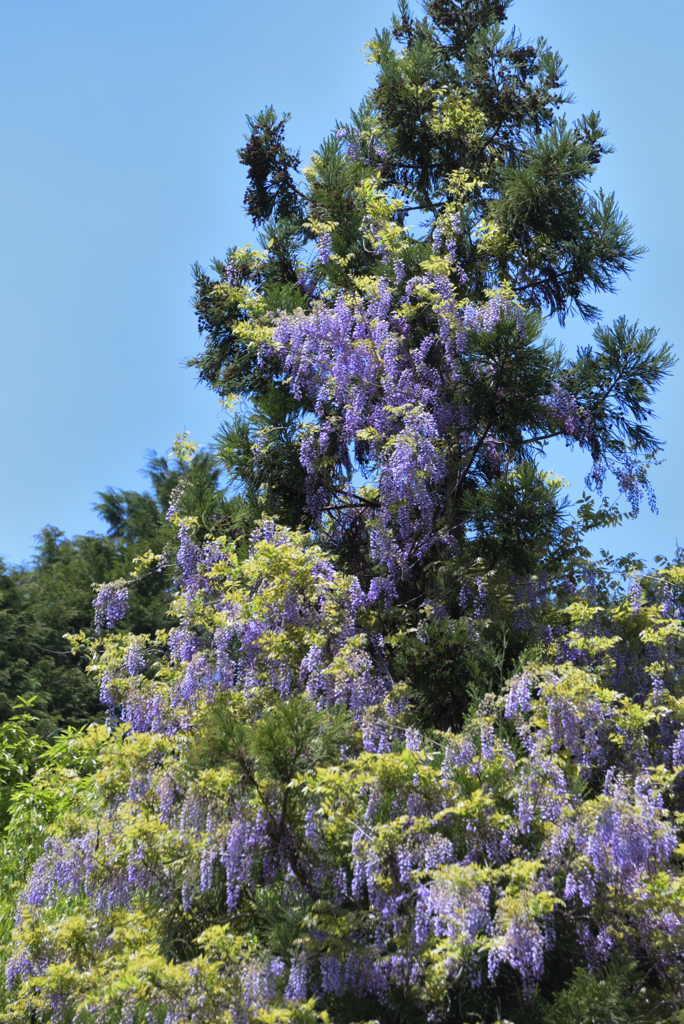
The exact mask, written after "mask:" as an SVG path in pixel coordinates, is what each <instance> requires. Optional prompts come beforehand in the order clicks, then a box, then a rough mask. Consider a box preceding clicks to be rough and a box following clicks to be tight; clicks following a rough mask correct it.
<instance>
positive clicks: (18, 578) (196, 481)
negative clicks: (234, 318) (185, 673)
mask: <svg viewBox="0 0 684 1024" xmlns="http://www.w3.org/2000/svg"><path fill="white" fill-rule="evenodd" d="M146 472H147V474H148V476H149V478H150V480H151V483H152V486H153V492H154V493H153V494H150V493H148V492H143V493H139V492H137V491H123V490H114V489H112V488H110V489H109V490H107V491H104V492H102V493H101V494H100V495H99V501H98V502H97V503H96V504H95V509H96V511H97V512H98V513H99V515H100V516H101V518H102V519H103V520H104V521H105V522H106V523H107V525H108V527H109V529H108V532H107V534H106V535H104V536H103V535H100V534H88V535H86V536H77V537H73V538H71V539H69V538H67V537H65V536H64V534H63V533H62V532H61V531H60V530H58V529H56V528H55V527H52V526H47V527H45V529H44V530H42V532H41V533H40V535H39V537H38V538H37V545H36V554H35V556H34V558H33V561H32V563H31V564H30V565H28V566H19V567H11V566H6V565H2V566H0V721H4V720H6V719H7V718H8V717H9V715H10V714H11V713H12V708H13V706H14V704H15V702H16V700H17V699H18V698H23V699H31V700H32V713H33V715H34V717H35V720H36V723H37V727H38V728H39V730H40V732H41V733H43V734H44V735H46V736H51V735H53V734H54V733H56V732H57V731H58V730H59V729H62V728H64V727H65V726H75V727H80V726H82V725H84V724H87V723H88V722H92V721H94V720H95V719H97V718H98V717H100V716H101V715H102V708H101V705H100V701H99V694H98V691H97V689H96V687H95V685H94V683H93V681H92V678H91V677H90V676H89V675H88V674H87V672H86V660H85V658H83V657H80V656H79V655H74V654H72V652H71V649H70V646H69V644H68V642H67V641H66V640H65V639H64V635H65V634H67V633H71V634H74V633H79V632H80V631H81V630H83V631H84V632H85V633H86V634H87V635H92V630H93V608H92V602H93V597H94V592H93V583H94V582H95V583H105V582H108V581H110V580H115V579H120V578H122V577H124V578H125V577H127V576H128V574H129V573H130V572H131V570H132V569H133V568H134V559H135V558H136V557H137V556H139V555H142V554H144V553H145V552H147V551H149V550H152V551H154V552H155V553H161V552H162V550H164V548H167V551H168V558H169V561H172V558H173V551H174V548H175V546H176V544H177V540H176V536H175V531H174V529H173V527H172V526H171V525H170V524H169V523H168V522H167V521H166V518H165V514H166V510H167V508H168V505H169V502H170V501H171V498H172V496H173V495H174V494H175V497H176V499H177V501H178V504H179V507H180V508H181V509H182V510H183V512H184V514H186V515H192V516H195V517H196V518H197V519H198V521H199V524H200V532H201V530H202V528H204V529H206V525H207V524H209V523H212V524H213V523H215V522H216V521H217V520H218V519H221V517H223V518H224V519H225V521H226V523H227V524H229V522H230V521H231V520H230V515H229V508H230V506H229V505H228V503H227V502H226V500H225V499H224V497H223V492H222V490H221V487H220V483H219V473H220V470H219V468H218V467H217V465H216V462H215V460H214V459H213V458H212V457H211V456H209V455H207V454H206V453H199V454H198V455H196V456H195V458H194V460H193V462H192V465H188V464H186V463H182V462H172V463H170V462H169V461H168V460H167V459H166V458H164V457H163V456H162V457H159V456H157V455H156V454H155V453H152V454H151V456H150V459H149V461H148V465H147V469H146ZM172 591H173V570H172V569H171V568H169V569H166V570H164V571H163V572H157V571H156V570H155V571H152V572H150V573H149V574H148V575H147V576H144V577H143V578H141V579H138V580H137V581H136V583H135V585H134V586H132V587H131V588H130V607H129V611H128V614H127V615H126V620H125V626H126V627H127V628H129V629H131V630H133V631H135V632H136V633H137V632H140V633H150V634H154V632H155V631H156V630H157V629H164V628H168V627H169V625H171V624H172V622H171V620H170V619H169V617H168V614H167V609H168V603H169V599H170V596H171V593H172Z"/></svg>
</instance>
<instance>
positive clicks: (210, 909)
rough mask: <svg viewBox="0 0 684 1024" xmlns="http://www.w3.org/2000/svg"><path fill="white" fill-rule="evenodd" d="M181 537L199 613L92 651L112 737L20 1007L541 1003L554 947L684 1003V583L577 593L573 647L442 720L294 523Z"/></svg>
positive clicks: (47, 865) (62, 1014) (365, 604)
mask: <svg viewBox="0 0 684 1024" xmlns="http://www.w3.org/2000/svg"><path fill="white" fill-rule="evenodd" d="M180 532H181V543H182V551H181V554H180V556H179V561H178V572H179V592H178V595H177V598H176V601H175V604H174V610H175V613H176V615H177V616H178V617H179V619H180V623H181V624H180V625H179V626H177V627H175V628H173V629H171V630H170V631H168V632H166V633H162V634H158V635H157V636H156V637H155V638H152V637H141V636H129V635H126V634H117V633H112V634H111V635H110V636H109V637H106V638H105V639H104V640H99V641H97V645H96V650H94V651H93V653H94V655H95V656H96V664H97V671H98V673H99V675H100V678H101V680H102V687H103V697H104V699H105V700H106V702H107V704H108V706H109V707H110V709H111V714H112V716H113V717H112V730H113V731H112V732H111V738H110V740H109V742H107V743H105V744H104V745H103V746H102V748H101V753H100V757H99V768H98V771H97V773H96V775H95V776H94V779H93V781H94V786H93V787H90V788H86V789H85V790H83V791H82V793H81V795H80V797H79V799H78V800H76V802H75V804H74V808H73V812H72V814H71V816H70V817H69V820H68V821H65V822H64V823H61V824H60V825H58V827H57V828H56V829H54V830H53V834H52V835H51V837H50V838H49V839H48V841H47V843H46V846H45V850H44V853H43V854H42V856H41V857H40V858H39V860H38V861H37V862H36V864H35V865H34V868H33V871H32V873H31V875H30V877H29V880H28V882H27V885H26V887H25V889H24V891H23V893H22V896H21V899H20V901H19V905H18V911H17V922H16V923H17V928H16V937H15V948H14V952H13V955H12V957H11V959H10V960H9V962H8V964H7V971H6V976H7V984H8V985H9V986H10V988H11V991H12V994H13V999H14V1001H15V1003H16V1006H17V1007H19V1008H20V1009H21V1008H23V1010H22V1012H25V1013H29V1012H34V1011H38V1012H40V1013H45V1012H46V1009H45V1008H46V1007H49V1013H50V1014H51V1015H52V1016H51V1019H52V1020H55V1021H62V1020H64V1021H66V1020H72V1019H74V1015H75V1017H76V1019H83V1020H86V1019H89V1018H88V1016H87V1014H89V1013H92V1012H94V1011H95V1010H97V1012H104V1011H105V1008H108V1009H107V1012H110V1011H111V1012H113V1010H114V1008H116V1007H118V1009H117V1013H120V1014H121V1020H128V1019H133V1018H132V1017H130V1016H127V1014H128V1015H130V1014H133V1013H134V1010H135V1007H137V1006H141V1005H144V1006H146V1007H147V1008H148V1013H152V1014H153V1015H155V1014H158V1015H159V1016H158V1017H157V1016H153V1019H159V1020H164V1021H166V1022H168V1024H172V1022H181V1021H185V1020H188V1019H192V1020H193V1021H196V1022H202V1021H206V1022H207V1024H209V1022H210V1021H211V1022H213V1021H216V1020H225V1021H228V1020H244V1021H246V1022H252V1021H254V1022H256V1021H257V1020H258V1019H261V1017H260V1016H259V1015H260V1014H263V1013H266V1012H280V1011H282V1012H287V1013H290V1014H292V1013H295V1014H306V1013H309V1014H314V1015H317V1014H318V1013H319V1012H322V1011H323V1010H324V1009H325V1010H327V1011H328V1012H331V1013H333V1014H334V1013H335V1012H336V1010H335V1008H336V1007H339V1006H342V1005H344V1002H345V1000H348V999H350V998H352V997H353V998H355V999H362V1000H366V1001H368V1005H369V1006H376V1007H377V1008H379V1010H378V1011H376V1012H381V1013H382V1012H384V1011H383V1010H382V1008H383V1007H385V1008H389V1007H391V1006H393V1005H397V1004H398V1003H400V1002H403V1003H404V1004H406V1005H411V1006H413V1007H414V1008H415V1011H416V1012H420V1013H422V1014H429V1015H430V1019H432V1020H435V1021H437V1020H440V1019H441V1018H442V1016H443V1015H444V1014H446V1013H447V1009H448V1005H449V1001H450V999H451V998H453V993H454V992H455V991H459V992H462V993H463V995H464V997H465V998H468V999H470V998H471V997H472V998H475V997H477V995H478V993H485V992H486V991H488V990H490V989H492V988H495V987H496V986H497V984H498V983H499V979H500V978H501V976H502V972H513V976H514V977H517V979H518V985H519V993H520V999H521V1000H522V1001H523V1002H522V1003H521V1005H524V1001H525V1000H528V1001H529V1000H532V999H534V998H536V997H535V991H536V989H537V986H539V985H544V984H545V983H547V984H548V981H547V974H546V972H547V970H548V965H549V963H550V962H551V959H552V958H553V956H554V950H555V949H556V948H557V946H558V944H559V943H561V944H562V946H563V948H564V949H565V950H566V954H565V955H566V956H567V955H568V954H567V951H568V950H574V953H573V954H572V956H573V957H575V958H576V960H577V962H579V963H582V962H583V963H587V964H589V965H590V966H591V968H592V969H593V970H595V971H600V970H601V966H602V965H603V964H605V963H606V962H608V960H609V959H610V958H611V957H613V956H615V955H616V954H619V955H622V956H631V957H634V958H637V959H639V960H640V961H641V962H648V963H649V964H650V965H651V970H652V971H654V972H655V976H656V977H657V978H658V979H659V982H658V984H659V985H660V986H661V988H662V991H663V992H667V993H669V995H668V996H667V998H668V999H670V1000H671V1001H673V1005H674V1004H676V1002H677V1000H680V999H681V998H682V995H683V994H684V974H682V972H681V964H682V954H683V953H684V920H683V919H682V915H681V899H682V896H683V895H684V893H683V891H682V878H681V873H680V870H679V868H678V866H677V860H676V857H677V851H678V850H679V849H680V847H679V845H678V844H679V842H680V836H679V830H680V824H681V821H680V818H681V813H680V809H679V802H680V798H679V796H678V794H679V791H680V790H679V786H680V781H679V780H680V772H681V769H682V764H683V763H684V755H682V753H681V749H683V748H682V743H681V737H682V735H684V702H683V698H682V695H681V690H680V670H679V668H678V666H679V665H680V663H681V653H680V652H681V650H682V639H683V638H682V625H681V622H680V619H679V617H672V616H671V615H669V614H667V613H668V612H670V611H672V595H673V592H676V593H679V590H680V588H681V582H682V581H681V580H680V579H679V576H678V572H679V570H664V571H663V573H662V575H661V577H659V578H658V593H660V592H662V594H663V595H665V593H666V592H667V601H669V602H670V603H669V605H667V604H666V603H665V602H664V601H663V602H660V603H657V602H656V603H653V602H648V603H642V605H641V607H640V608H639V610H638V611H637V612H634V610H633V609H632V605H631V602H630V599H629V596H626V597H625V599H624V602H623V604H622V605H620V606H618V607H616V608H615V609H612V610H611V609H607V608H606V609H602V610H601V609H598V608H593V609H592V608H591V606H590V605H589V604H587V603H585V602H583V601H579V602H577V603H576V604H575V605H574V606H570V607H569V611H568V612H567V613H566V616H569V619H568V621H567V625H566V629H565V632H564V638H565V642H567V643H569V644H571V646H572V650H573V651H574V652H575V656H574V658H573V660H559V654H558V650H559V648H558V647H554V646H553V644H551V645H550V646H549V647H548V649H547V650H548V653H547V655H546V657H545V658H544V659H542V660H541V661H537V662H536V663H534V662H531V663H530V664H529V666H528V668H527V669H526V670H525V671H524V672H523V673H521V674H518V675H517V676H515V677H514V678H513V679H512V680H510V681H509V683H508V684H507V685H506V687H505V689H504V691H503V693H502V694H501V696H498V697H497V696H494V695H493V694H490V695H489V696H487V697H486V698H484V700H483V701H481V702H480V705H479V707H478V709H477V712H476V714H475V716H474V717H473V718H472V719H471V721H470V722H469V724H468V725H467V726H466V727H465V728H464V729H463V730H462V731H461V732H460V733H456V734H454V733H443V732H438V731H435V730H431V731H428V732H426V731H424V730H422V729H420V728H419V727H417V725H416V724H415V718H414V712H413V710H412V707H411V702H410V698H409V695H408V693H407V691H406V688H405V687H404V686H402V685H400V684H399V683H397V682H396V681H394V680H392V679H391V678H390V676H389V673H388V670H387V663H386V659H385V655H384V652H383V644H382V643H381V642H380V640H379V639H378V638H375V637H374V636H373V635H372V633H371V632H369V629H368V624H369V623H371V622H372V611H371V608H370V605H369V599H368V596H367V595H366V594H364V593H363V590H362V589H361V587H360V586H359V583H358V581H357V580H356V579H355V578H354V577H349V576H345V575H344V574H342V573H340V571H339V570H337V569H335V567H334V565H333V564H332V562H331V561H330V559H329V557H328V556H326V555H325V554H324V553H323V552H322V551H321V549H320V548H318V547H317V546H316V545H315V544H312V542H311V541H310V540H308V539H307V538H306V536H305V535H303V534H297V533H293V532H291V531H288V530H286V529H284V528H282V527H278V526H276V525H275V524H274V523H273V522H272V521H264V522H263V523H262V524H261V525H260V527H259V528H258V529H257V531H256V532H255V534H254V536H253V538H252V545H251V550H250V554H249V556H248V557H247V558H246V559H245V560H244V561H243V562H239V561H238V560H237V559H236V557H235V556H234V555H233V554H232V552H231V551H230V548H229V546H228V545H227V544H226V542H225V541H216V540H212V539H209V540H208V541H206V542H205V543H204V544H199V543H197V541H196V540H194V538H193V535H192V526H191V524H189V523H181V524H180ZM680 575H681V574H680ZM635 616H636V617H637V618H636V619H635ZM599 620H600V621H601V628H597V623H598V622H599ZM610 623H612V635H610V636H609V633H610V632H611V630H610V629H609V628H608V624H610ZM573 626H574V631H573V628H572V627H573ZM630 630H631V631H632V636H634V630H637V634H636V635H637V636H641V638H642V640H641V641H640V642H641V648H638V644H637V647H635V645H634V642H632V641H630V634H629V631H630ZM624 645H627V646H628V647H629V646H630V645H631V647H630V649H632V650H633V651H636V652H637V653H634V654H633V658H634V659H636V658H640V659H641V672H640V673H638V672H636V670H633V671H632V672H631V673H627V674H626V675H625V674H624V673H623V685H622V686H621V687H619V686H618V685H617V683H616V680H617V676H616V667H615V663H616V658H615V655H616V652H617V649H618V648H619V647H620V646H624ZM637 648H638V649H639V650H641V654H638V651H637ZM97 651H99V653H97ZM579 652H583V654H584V657H583V658H580V657H579ZM666 660H667V665H665V664H664V662H665V661H666ZM639 687H641V689H639ZM117 721H121V722H122V723H123V724H122V725H119V726H117V725H116V722H117ZM64 915H66V917H65V916H64ZM57 921H61V922H62V924H61V925H60V927H59V928H56V927H55V923H56V922H57ZM269 921H270V922H271V926H270V927H271V930H270V931H269V928H268V927H267V922H269ZM274 921H279V922H280V925H279V926H278V927H276V926H275V925H274V924H273V922H274ZM174 922H175V923H174ZM79 936H80V937H79ZM74 943H77V944H78V946H77V947H76V946H75V945H74ZM76 948H78V952H76ZM74 958H76V959H74ZM76 964H77V965H78V968H77V969H76V967H75V966H74V965H76ZM65 979H68V983H66V982H65ZM98 1008H99V1009H98ZM302 1019H305V1018H302ZM312 1019H313V1018H312ZM445 1019H446V1018H445Z"/></svg>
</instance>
